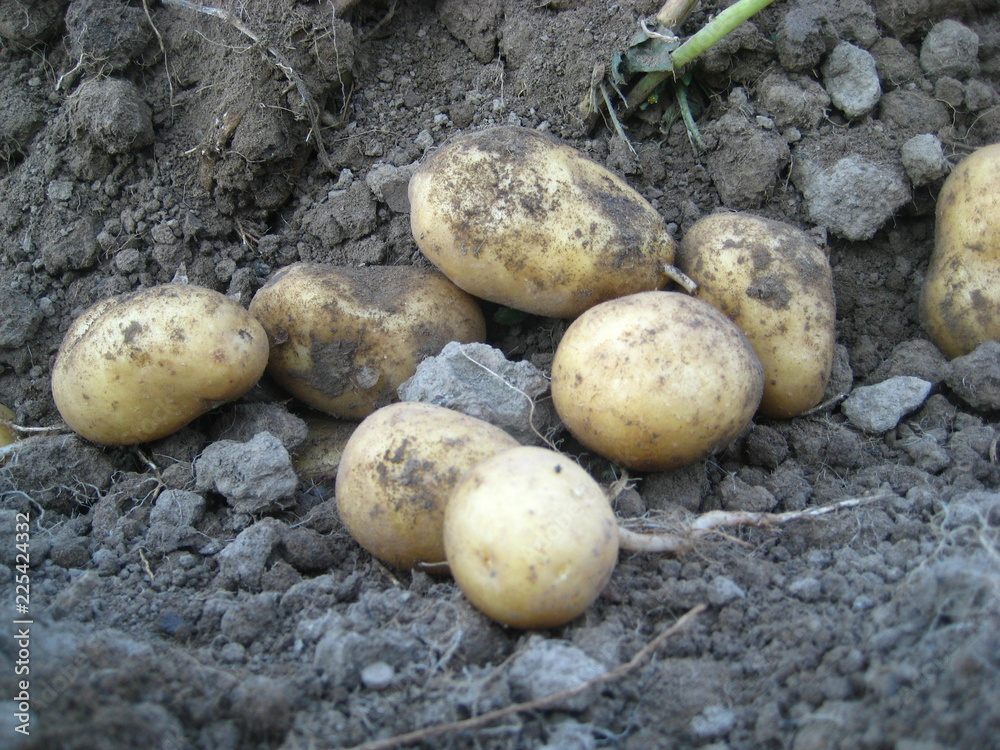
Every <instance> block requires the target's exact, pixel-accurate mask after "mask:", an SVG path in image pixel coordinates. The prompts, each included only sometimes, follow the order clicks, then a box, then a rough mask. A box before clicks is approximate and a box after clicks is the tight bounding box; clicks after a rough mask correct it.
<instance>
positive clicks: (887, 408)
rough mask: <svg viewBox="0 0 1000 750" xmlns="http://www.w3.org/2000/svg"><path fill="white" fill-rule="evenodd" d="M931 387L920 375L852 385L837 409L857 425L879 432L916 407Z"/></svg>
mask: <svg viewBox="0 0 1000 750" xmlns="http://www.w3.org/2000/svg"><path fill="white" fill-rule="evenodd" d="M932 387H933V386H932V384H931V383H929V382H928V381H926V380H923V379H922V378H914V377H911V376H908V375H900V376H898V377H895V378H889V379H888V380H885V381H883V382H881V383H879V384H877V385H868V386H862V387H860V388H856V389H855V390H854V392H853V393H851V395H850V396H848V397H847V400H846V401H844V404H843V406H842V407H841V411H843V413H844V415H845V416H846V417H847V418H848V419H849V420H850V422H851V424H853V425H854V426H855V427H857V428H858V429H861V430H864V431H865V432H867V433H870V434H880V433H883V432H887V431H888V430H891V429H893V428H894V427H896V425H898V424H899V422H900V420H901V419H902V418H903V417H905V416H906V415H907V414H909V413H910V412H912V411H914V410H916V409H918V408H919V407H920V406H921V405H922V404H923V403H924V401H925V400H926V399H927V396H928V395H929V394H930V392H931V388H932Z"/></svg>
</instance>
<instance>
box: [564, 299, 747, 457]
mask: <svg viewBox="0 0 1000 750" xmlns="http://www.w3.org/2000/svg"><path fill="white" fill-rule="evenodd" d="M763 387H764V374H763V370H762V368H761V365H760V361H759V360H758V359H757V355H756V354H754V351H753V347H751V346H750V342H749V341H747V339H746V337H745V336H744V335H743V334H742V333H741V332H740V330H739V328H737V327H736V325H735V324H734V323H733V322H732V321H731V320H729V318H727V317H726V316H725V315H723V314H722V313H721V312H720V311H718V310H716V309H715V308H714V307H712V306H711V305H709V304H708V303H707V302H702V301H701V300H698V299H695V298H693V297H689V296H688V295H687V294H684V293H681V292H641V293H639V294H632V295H629V296H627V297H621V298H619V299H615V300H610V301H608V302H603V303H601V304H600V305H597V306H596V307H594V308H592V309H591V310H588V311H587V312H585V313H584V314H583V315H581V316H580V317H579V318H577V319H576V320H575V321H573V323H572V324H570V326H569V328H567V329H566V333H565V334H564V335H563V338H562V340H561V341H560V342H559V346H558V347H557V348H556V354H555V358H554V359H553V361H552V401H553V403H554V404H555V407H556V411H557V412H558V414H559V416H560V417H561V418H562V420H563V422H564V423H565V424H566V427H567V428H569V431H570V432H571V433H572V434H573V435H574V436H575V437H576V438H577V439H578V440H579V441H580V442H581V443H583V444H584V445H586V446H587V447H589V448H590V449H592V450H594V451H596V452H597V453H599V454H601V455H602V456H605V457H606V458H610V459H611V460H613V461H616V462H617V463H619V464H622V465H623V466H627V467H628V468H630V469H638V470H640V471H662V470H665V469H674V468H677V467H680V466H684V465H685V464H689V463H692V462H694V461H697V460H699V459H702V458H705V457H707V456H709V455H711V454H713V453H715V452H717V451H719V450H721V449H722V448H724V447H725V446H726V445H728V444H729V443H730V442H731V441H732V440H733V439H735V438H736V437H737V436H738V435H739V434H740V432H742V430H743V428H744V427H746V426H747V424H749V422H750V419H751V418H752V417H753V415H754V412H756V410H757V406H758V405H759V403H760V398H761V394H762V392H763Z"/></svg>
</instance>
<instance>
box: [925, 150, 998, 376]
mask: <svg viewBox="0 0 1000 750" xmlns="http://www.w3.org/2000/svg"><path fill="white" fill-rule="evenodd" d="M998 178H1000V143H997V144H994V145H992V146H986V147H984V148H981V149H979V150H978V151H975V152H973V153H972V154H971V155H969V156H967V157H966V158H965V159H963V160H962V161H961V162H960V163H959V165H958V166H957V167H955V169H954V171H952V173H951V174H950V175H948V179H946V180H945V182H944V185H943V186H942V188H941V193H940V194H939V195H938V202H937V216H936V221H937V223H936V225H935V235H934V251H933V252H932V253H931V259H930V265H929V266H928V268H927V276H926V279H925V281H924V287H923V290H922V293H921V297H920V314H921V319H922V322H923V325H924V328H925V330H926V331H927V333H928V334H929V335H930V338H931V341H933V342H934V343H935V344H936V345H937V347H938V348H939V349H940V350H941V351H942V352H943V353H944V354H945V356H947V357H948V358H949V359H952V358H954V357H958V356H961V355H963V354H968V353H970V352H971V351H972V350H973V349H975V348H976V346H977V345H978V344H980V343H982V342H983V341H991V340H998V339H1000V189H998V184H1000V182H998Z"/></svg>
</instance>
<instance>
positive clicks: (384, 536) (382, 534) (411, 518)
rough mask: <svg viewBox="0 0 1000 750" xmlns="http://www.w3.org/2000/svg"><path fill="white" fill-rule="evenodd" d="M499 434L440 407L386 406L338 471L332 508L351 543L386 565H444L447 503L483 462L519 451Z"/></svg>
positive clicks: (362, 429)
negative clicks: (462, 480) (461, 481)
mask: <svg viewBox="0 0 1000 750" xmlns="http://www.w3.org/2000/svg"><path fill="white" fill-rule="evenodd" d="M517 445H518V442H517V441H516V440H515V439H514V438H512V437H511V436H510V435H508V434H507V433H506V432H504V431H503V430H501V429H500V428H499V427H495V426H493V425H491V424H490V423H489V422H484V421H483V420H481V419H476V418H475V417H470V416H467V415H465V414H462V413H461V412H457V411H453V410H451V409H446V408H445V407H443V406H435V405H434V404H425V403H421V402H416V401H404V402H402V403H397V404H390V405H389V406H386V407H383V408H381V409H379V410H378V411H376V412H375V413H374V414H372V415H370V416H369V417H368V418H367V419H365V420H364V421H363V422H362V423H361V424H360V425H358V428H357V429H356V430H355V431H354V434H353V435H351V438H350V439H349V440H348V441H347V445H346V446H345V447H344V450H343V453H342V454H341V457H340V467H339V469H338V471H337V483H336V491H337V508H338V510H339V511H340V519H341V521H343V523H344V526H345V527H346V528H347V530H348V531H349V532H350V533H351V536H353V537H354V539H355V540H356V541H357V542H358V544H360V545H361V546H362V547H364V548H365V549H366V550H368V551H369V552H371V553H372V554H373V555H375V557H377V558H379V559H380V560H382V561H383V562H385V563H386V564H388V565H392V566H395V567H399V568H412V567H414V566H415V565H418V564H421V563H427V564H433V563H438V564H440V563H443V562H444V559H445V554H444V541H443V538H442V534H443V531H442V527H443V524H444V513H445V508H446V507H447V504H448V498H449V497H450V495H451V492H452V490H453V489H454V487H455V485H456V484H457V482H458V481H459V479H460V478H461V477H462V475H463V474H464V473H465V472H466V471H467V470H468V469H470V468H472V467H473V466H474V465H475V464H477V463H479V462H480V461H482V460H483V459H484V458H487V457H489V456H492V455H493V454H495V453H498V452H499V451H502V450H507V449H509V448H514V447H517Z"/></svg>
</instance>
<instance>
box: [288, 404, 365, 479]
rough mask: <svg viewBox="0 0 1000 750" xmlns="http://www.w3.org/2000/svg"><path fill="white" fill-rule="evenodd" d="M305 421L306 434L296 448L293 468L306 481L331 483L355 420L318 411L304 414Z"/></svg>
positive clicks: (352, 431) (334, 477)
mask: <svg viewBox="0 0 1000 750" xmlns="http://www.w3.org/2000/svg"><path fill="white" fill-rule="evenodd" d="M305 422H306V428H307V430H308V433H307V437H306V439H305V441H303V443H302V445H300V446H298V447H297V448H296V449H295V455H294V457H293V458H292V467H293V468H294V469H295V473H296V475H298V477H299V479H301V480H302V481H303V482H306V483H307V484H317V485H325V484H332V483H333V481H334V480H335V479H336V478H337V469H338V467H339V466H340V459H341V456H342V455H343V453H344V448H345V446H346V445H347V441H348V440H349V439H350V438H351V435H352V434H354V431H355V430H356V429H357V427H358V423H357V422H353V421H348V420H344V419H337V418H335V417H330V416H327V415H326V414H318V413H314V414H311V415H309V416H307V417H305Z"/></svg>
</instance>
